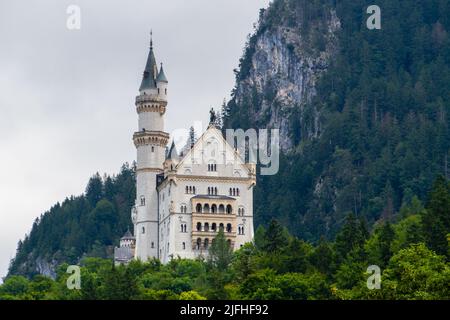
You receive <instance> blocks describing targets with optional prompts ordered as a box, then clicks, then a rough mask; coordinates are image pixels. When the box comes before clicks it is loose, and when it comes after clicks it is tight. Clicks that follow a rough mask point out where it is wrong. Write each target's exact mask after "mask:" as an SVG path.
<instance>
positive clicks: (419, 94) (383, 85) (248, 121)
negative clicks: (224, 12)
mask: <svg viewBox="0 0 450 320" xmlns="http://www.w3.org/2000/svg"><path fill="white" fill-rule="evenodd" d="M372 2H373V1H372ZM372 2H370V1H369V2H368V1H362V0H354V1H327V0H317V1H309V0H276V1H273V3H272V4H271V5H270V7H269V8H268V9H267V10H262V11H261V17H260V21H259V24H258V26H257V27H256V30H255V33H254V34H253V35H252V36H251V37H250V38H249V40H248V43H247V46H246V48H245V51H244V54H243V57H242V59H241V61H240V67H239V69H238V70H236V87H235V89H234V90H233V98H232V99H231V101H229V102H228V103H227V105H226V106H225V107H224V110H223V122H224V127H225V128H243V129H247V128H269V129H270V128H273V127H276V126H273V125H274V124H275V125H279V126H283V125H284V121H285V120H286V119H288V120H289V126H288V127H287V133H286V136H283V137H282V139H284V140H286V141H285V144H286V145H291V147H290V148H288V149H287V150H285V152H284V154H283V156H282V158H281V164H280V172H279V173H278V174H277V175H274V176H258V178H259V180H258V187H257V188H256V189H255V213H254V215H255V219H256V222H257V224H258V223H260V224H267V222H268V221H270V220H271V219H272V218H276V219H278V220H279V221H280V222H281V223H282V224H283V225H286V226H289V231H290V232H291V233H293V234H295V235H297V236H298V237H301V238H304V239H308V240H313V241H317V240H318V239H319V238H320V237H321V236H324V235H325V236H327V237H328V238H329V239H333V237H334V235H335V234H336V232H337V231H338V230H339V228H340V226H341V225H342V223H343V221H344V218H345V216H346V215H347V213H348V212H350V211H351V212H354V213H355V214H356V215H357V216H358V217H364V218H365V219H366V220H367V221H368V223H369V225H372V224H373V223H375V222H376V221H378V220H380V219H391V218H392V217H393V216H394V215H395V214H396V213H397V212H399V211H400V209H401V207H402V206H405V205H410V204H411V201H412V199H413V198H414V196H417V197H418V198H419V199H421V200H422V201H424V200H425V196H426V193H427V191H428V190H429V188H430V187H431V185H432V182H433V181H434V179H435V178H436V176H437V175H439V174H442V175H444V176H446V177H447V178H448V177H449V174H450V173H449V159H450V85H449V84H450V35H449V32H450V16H449V12H450V1H448V0H432V1H430V0H404V1H393V0H380V1H377V2H376V4H377V5H378V6H379V7H380V8H381V21H382V22H381V23H382V25H381V30H369V29H368V28H367V27H366V20H367V18H368V17H369V15H368V14H366V9H367V7H368V6H369V5H370V4H373V3H372ZM333 12H335V14H336V16H337V18H338V19H339V21H340V30H339V32H337V34H336V36H337V40H338V41H337V43H338V44H337V49H336V50H335V51H333V54H332V58H331V59H330V61H328V64H327V65H326V68H327V70H326V72H324V73H321V74H320V77H319V78H318V80H317V84H316V86H315V87H311V85H310V84H309V83H306V82H305V80H304V79H303V80H302V77H303V78H304V77H311V76H309V74H301V76H298V77H294V76H291V75H290V74H295V70H296V69H298V68H300V67H299V66H298V65H299V64H301V63H303V64H307V63H308V61H310V59H309V60H308V59H306V60H305V58H304V56H307V57H309V56H311V55H312V56H320V55H321V54H325V53H326V48H327V45H326V43H327V42H326V41H332V40H327V38H325V37H324V36H323V35H325V34H327V30H328V29H329V28H330V25H331V24H332V22H333V20H332V19H331V18H330V17H331V16H333V14H332V13H333ZM328 20H329V22H328V24H327V23H325V22H324V21H328ZM286 30H287V31H289V33H287V31H286ZM316 31H318V32H316ZM280 34H281V35H280ZM285 34H288V35H289V34H295V35H298V38H301V39H304V40H303V42H301V43H300V44H298V43H297V42H296V39H295V38H294V40H292V39H291V38H292V37H291V38H289V37H288V36H285ZM264 46H266V47H267V49H264V50H262V49H261V47H264ZM311 52H312V53H311ZM279 61H281V62H279ZM283 61H285V65H283V64H282V62H283ZM276 63H278V65H276V66H274V64H276ZM305 67H307V66H305ZM313 67H314V68H316V69H318V68H321V67H322V66H321V65H319V66H316V65H314V66H313ZM273 68H279V70H273ZM283 70H287V71H283ZM313 74H314V73H313ZM302 81H303V82H302ZM296 86H306V88H305V91H311V92H313V93H314V92H315V94H312V97H311V98H310V99H307V97H305V98H303V96H302V97H301V98H300V99H298V100H295V97H294V99H291V100H292V101H290V103H293V105H291V104H286V103H284V102H283V99H286V92H290V91H292V90H294V89H295V88H296ZM305 96H307V94H305ZM288 97H289V96H288Z"/></svg>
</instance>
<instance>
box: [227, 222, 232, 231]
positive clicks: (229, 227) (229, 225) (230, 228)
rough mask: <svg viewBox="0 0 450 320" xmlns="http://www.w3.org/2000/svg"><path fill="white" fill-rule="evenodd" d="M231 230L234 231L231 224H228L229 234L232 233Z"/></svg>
mask: <svg viewBox="0 0 450 320" xmlns="http://www.w3.org/2000/svg"><path fill="white" fill-rule="evenodd" d="M231 230H232V227H231V223H228V224H227V232H231Z"/></svg>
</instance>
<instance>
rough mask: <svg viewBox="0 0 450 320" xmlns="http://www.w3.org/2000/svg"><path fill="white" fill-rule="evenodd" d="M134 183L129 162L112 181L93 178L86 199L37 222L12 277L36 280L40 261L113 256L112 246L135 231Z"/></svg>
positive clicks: (57, 207)
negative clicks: (17, 276)
mask: <svg viewBox="0 0 450 320" xmlns="http://www.w3.org/2000/svg"><path fill="white" fill-rule="evenodd" d="M135 185H136V182H135V173H134V167H130V166H129V165H128V164H125V165H123V166H122V169H121V171H120V173H119V174H118V175H117V176H114V177H105V178H104V179H101V178H100V176H99V175H98V174H96V175H94V176H93V177H92V178H91V179H90V180H89V183H88V186H87V188H86V194H85V195H83V196H79V197H73V196H72V197H70V198H68V199H66V200H65V201H64V202H63V203H62V204H59V203H58V204H56V205H55V206H53V207H52V208H51V209H50V210H49V211H48V212H46V213H45V214H43V215H42V216H41V217H40V218H39V219H37V220H36V221H35V223H34V224H33V227H32V229H31V232H30V234H29V235H27V236H26V237H25V239H24V240H23V241H20V242H19V245H18V248H17V253H16V257H15V258H14V259H13V260H12V261H11V264H10V268H9V274H10V275H14V274H15V275H25V276H28V277H32V276H34V275H35V274H37V272H38V271H37V270H38V267H37V265H36V261H38V260H41V261H45V262H48V263H54V262H55V261H56V262H57V263H59V264H61V263H63V262H67V263H69V264H76V263H78V262H79V261H80V259H81V258H82V257H83V256H91V257H101V258H110V257H111V256H112V252H113V251H112V247H113V246H114V245H117V244H118V242H119V239H120V237H121V236H122V235H123V234H124V232H125V231H126V230H127V229H128V228H130V227H131V221H130V210H131V207H132V206H133V205H134V201H135Z"/></svg>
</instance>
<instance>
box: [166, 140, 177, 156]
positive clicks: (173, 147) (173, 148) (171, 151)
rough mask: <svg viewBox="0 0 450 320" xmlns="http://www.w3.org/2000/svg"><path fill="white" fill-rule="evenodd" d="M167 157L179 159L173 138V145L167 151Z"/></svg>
mask: <svg viewBox="0 0 450 320" xmlns="http://www.w3.org/2000/svg"><path fill="white" fill-rule="evenodd" d="M167 159H171V160H178V152H177V148H176V147H175V142H174V141H173V140H172V145H171V146H170V149H169V152H168V153H167V158H166V160H167Z"/></svg>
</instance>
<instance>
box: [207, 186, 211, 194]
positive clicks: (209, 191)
mask: <svg viewBox="0 0 450 320" xmlns="http://www.w3.org/2000/svg"><path fill="white" fill-rule="evenodd" d="M210 194H211V188H210V187H208V195H210Z"/></svg>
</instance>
